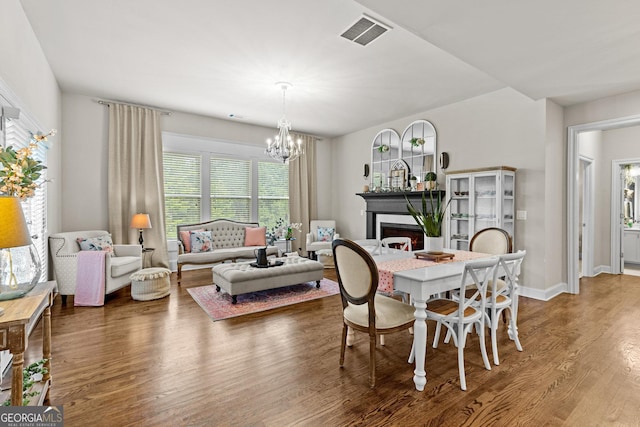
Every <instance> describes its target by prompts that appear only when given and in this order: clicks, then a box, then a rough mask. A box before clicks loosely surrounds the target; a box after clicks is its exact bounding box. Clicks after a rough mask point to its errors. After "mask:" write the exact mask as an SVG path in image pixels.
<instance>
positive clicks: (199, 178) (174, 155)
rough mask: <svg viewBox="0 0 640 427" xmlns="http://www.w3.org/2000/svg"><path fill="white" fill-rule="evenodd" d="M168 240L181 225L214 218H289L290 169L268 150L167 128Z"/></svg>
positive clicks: (269, 222)
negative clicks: (267, 155) (270, 157)
mask: <svg viewBox="0 0 640 427" xmlns="http://www.w3.org/2000/svg"><path fill="white" fill-rule="evenodd" d="M162 138H163V145H164V150H165V151H164V153H163V161H164V191H165V219H166V230H167V238H169V239H176V238H177V236H176V226H177V225H179V224H195V223H198V222H205V221H209V220H211V219H218V218H225V219H231V220H235V221H251V222H259V223H260V225H262V226H266V227H267V229H271V228H272V227H274V226H275V224H276V221H277V220H278V219H279V218H283V219H284V220H285V221H287V220H288V218H289V167H288V165H284V164H281V163H277V162H275V161H273V162H272V161H269V160H265V154H264V148H263V147H260V146H253V145H243V144H238V143H228V142H223V141H213V140H207V139H203V138H199V137H192V136H186V135H178V134H173V133H169V132H164V133H163V135H162Z"/></svg>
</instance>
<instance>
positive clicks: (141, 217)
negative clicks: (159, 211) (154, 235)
mask: <svg viewBox="0 0 640 427" xmlns="http://www.w3.org/2000/svg"><path fill="white" fill-rule="evenodd" d="M131 228H140V229H142V228H151V218H149V214H143V213H137V214H135V215H134V216H133V218H131Z"/></svg>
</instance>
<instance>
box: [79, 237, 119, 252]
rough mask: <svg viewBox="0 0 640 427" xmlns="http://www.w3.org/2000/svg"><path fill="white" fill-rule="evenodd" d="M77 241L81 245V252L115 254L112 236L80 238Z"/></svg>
mask: <svg viewBox="0 0 640 427" xmlns="http://www.w3.org/2000/svg"><path fill="white" fill-rule="evenodd" d="M76 241H77V242H78V244H79V245H80V250H81V251H105V252H107V253H110V254H111V253H113V241H112V240H111V234H105V235H104V236H98V237H87V238H83V237H78V238H77V239H76Z"/></svg>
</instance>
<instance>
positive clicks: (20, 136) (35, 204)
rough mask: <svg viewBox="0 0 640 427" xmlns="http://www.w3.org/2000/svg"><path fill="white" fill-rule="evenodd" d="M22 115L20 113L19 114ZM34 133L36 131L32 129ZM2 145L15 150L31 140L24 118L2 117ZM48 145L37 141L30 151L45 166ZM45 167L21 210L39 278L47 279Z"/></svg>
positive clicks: (26, 144)
mask: <svg viewBox="0 0 640 427" xmlns="http://www.w3.org/2000/svg"><path fill="white" fill-rule="evenodd" d="M21 117H22V114H21ZM33 132H34V133H36V131H35V130H34V131H33ZM3 134H4V145H5V147H6V146H12V147H13V148H14V149H15V150H18V149H20V148H24V147H27V146H28V145H29V143H30V142H31V133H30V130H29V129H28V124H27V123H26V120H23V119H22V118H19V119H10V120H7V119H4V126H3ZM47 150H48V145H47V143H46V142H45V141H41V142H40V143H38V147H37V148H36V149H35V150H34V152H33V153H32V157H33V158H34V159H35V160H39V161H41V162H42V163H43V164H44V165H45V166H46V164H47ZM46 180H47V169H44V170H43V171H42V174H41V176H40V180H39V183H40V185H39V186H38V188H37V189H36V191H35V194H34V196H33V197H30V198H28V199H26V200H24V201H23V202H22V210H23V212H24V216H25V219H26V221H27V225H28V227H29V233H31V240H32V241H33V244H34V246H35V247H36V249H37V251H38V256H39V257H40V263H41V266H42V273H41V277H40V280H43V281H44V280H47V269H48V262H47V261H48V255H47V254H48V251H47V239H46V236H47V185H46Z"/></svg>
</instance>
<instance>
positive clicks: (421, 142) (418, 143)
mask: <svg viewBox="0 0 640 427" xmlns="http://www.w3.org/2000/svg"><path fill="white" fill-rule="evenodd" d="M409 142H410V143H411V145H413V146H414V147H420V146H421V145H424V139H423V138H411V140H409Z"/></svg>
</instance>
